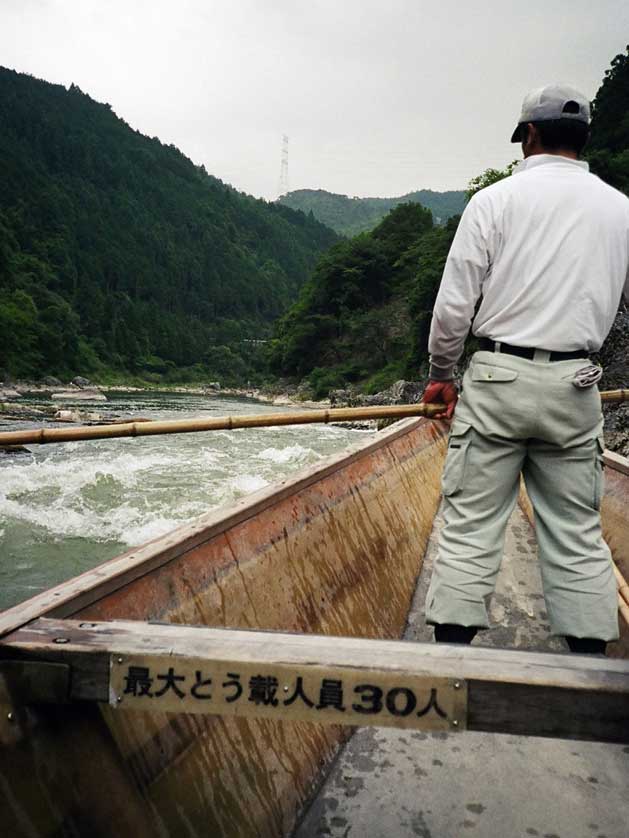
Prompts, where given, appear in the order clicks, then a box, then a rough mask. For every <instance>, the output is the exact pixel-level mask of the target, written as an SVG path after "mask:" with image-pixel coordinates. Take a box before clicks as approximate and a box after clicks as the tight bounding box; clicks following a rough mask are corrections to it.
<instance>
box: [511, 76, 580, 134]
mask: <svg viewBox="0 0 629 838" xmlns="http://www.w3.org/2000/svg"><path fill="white" fill-rule="evenodd" d="M551 119H576V120H577V121H578V122H585V123H586V125H587V124H588V123H589V121H590V103H589V101H588V99H587V98H586V97H585V96H584V95H583V94H582V93H579V91H578V90H576V89H575V88H574V87H570V85H567V84H547V85H546V86H545V87H538V88H536V89H535V90H531V92H530V93H528V94H527V95H526V96H525V97H524V102H522V113H521V114H520V118H519V120H518V124H517V127H516V129H515V131H514V132H513V135H512V137H511V142H512V143H519V142H520V126H521V125H522V124H525V125H526V123H527V122H548V121H549V120H551Z"/></svg>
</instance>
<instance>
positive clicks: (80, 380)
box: [71, 375, 94, 389]
mask: <svg viewBox="0 0 629 838" xmlns="http://www.w3.org/2000/svg"><path fill="white" fill-rule="evenodd" d="M71 383H72V384H76V386H77V387H80V388H81V389H83V388H84V387H93V386H94V385H93V384H92V382H91V381H90V380H89V378H84V377H83V376H82V375H75V376H74V378H73V379H72V382H71Z"/></svg>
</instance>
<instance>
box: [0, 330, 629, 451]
mask: <svg viewBox="0 0 629 838" xmlns="http://www.w3.org/2000/svg"><path fill="white" fill-rule="evenodd" d="M610 338H611V339H610V340H608V341H607V342H606V344H605V346H604V347H603V350H602V352H601V353H600V354H599V356H598V357H597V358H596V360H597V361H598V362H599V363H601V365H602V366H603V368H604V370H605V372H604V375H603V379H602V381H601V389H603V390H615V389H621V388H623V387H624V386H626V384H627V383H629V314H624V315H622V314H621V315H619V316H618V318H617V319H616V323H615V325H614V329H613V334H610ZM425 383H426V382H425V381H405V380H400V381H397V382H395V384H393V385H392V386H391V387H389V388H387V389H386V390H383V391H382V392H380V393H375V394H370V395H368V394H365V393H361V392H359V390H358V389H357V388H347V389H343V390H332V391H330V394H329V398H328V399H323V400H320V401H313V400H312V399H309V398H308V390H307V388H305V387H303V386H299V385H293V384H289V383H287V382H280V383H279V384H278V385H277V386H275V387H266V388H253V387H221V386H220V384H218V383H216V382H210V383H209V384H206V385H181V386H163V387H160V386H150V387H148V386H147V387H140V386H135V385H121V384H117V385H99V384H95V383H93V382H91V381H90V380H89V379H87V378H85V377H82V376H77V377H76V378H74V379H72V381H71V382H69V383H67V384H63V382H61V381H60V380H59V379H57V378H52V377H50V378H46V379H44V380H43V381H40V382H20V381H18V382H11V383H3V382H1V381H0V420H9V419H15V420H21V421H25V420H34V421H37V420H39V421H41V420H46V421H55V422H74V423H84V424H90V423H94V422H99V421H101V416H100V414H99V413H98V411H97V410H94V409H90V408H88V407H87V405H86V407H85V408H81V407H78V406H76V405H75V404H72V403H73V402H77V401H81V402H82V401H85V402H88V403H89V402H96V401H105V400H106V399H107V395H106V394H107V393H108V392H124V393H141V392H155V393H184V394H185V393H188V394H191V395H201V396H221V397H228V398H246V399H250V400H253V401H257V402H260V403H262V404H268V405H273V406H276V407H301V408H304V409H308V408H313V409H316V408H323V407H333V408H334V407H373V406H380V405H401V404H416V403H418V402H419V401H421V395H422V393H423V391H424V387H425ZM33 395H41V396H43V397H48V398H50V399H51V402H50V403H49V404H47V403H46V402H43V403H42V402H39V403H38V404H37V405H36V406H35V405H30V404H20V398H21V397H22V396H33ZM64 402H69V403H71V406H70V407H64V406H63V403H64ZM603 413H604V415H605V439H606V444H607V447H608V448H609V449H610V450H612V451H616V452H617V453H619V454H622V455H623V456H625V457H629V404H620V405H608V406H605V408H604V410H603ZM126 419H127V420H128V419H129V417H126ZM108 421H121V420H120V419H109V420H108ZM392 421H394V420H382V421H380V422H378V423H377V427H378V428H382V427H385V426H386V425H387V424H391V422H392ZM375 426H376V423H375V422H373V421H369V420H366V421H361V422H357V423H354V425H353V427H359V428H373V427H375Z"/></svg>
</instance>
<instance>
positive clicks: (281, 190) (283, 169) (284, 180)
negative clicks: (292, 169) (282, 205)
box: [277, 134, 289, 198]
mask: <svg viewBox="0 0 629 838" xmlns="http://www.w3.org/2000/svg"><path fill="white" fill-rule="evenodd" d="M277 191H278V198H280V197H281V196H282V195H286V193H287V192H288V191H289V185H288V137H287V135H286V134H282V165H281V166H280V182H279V185H278V189H277Z"/></svg>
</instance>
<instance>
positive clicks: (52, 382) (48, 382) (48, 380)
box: [42, 375, 63, 387]
mask: <svg viewBox="0 0 629 838" xmlns="http://www.w3.org/2000/svg"><path fill="white" fill-rule="evenodd" d="M42 384H44V385H45V386H46V387H63V382H61V381H60V380H59V379H58V378H55V376H54V375H47V376H46V377H45V378H42Z"/></svg>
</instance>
